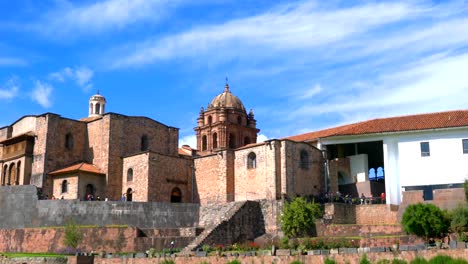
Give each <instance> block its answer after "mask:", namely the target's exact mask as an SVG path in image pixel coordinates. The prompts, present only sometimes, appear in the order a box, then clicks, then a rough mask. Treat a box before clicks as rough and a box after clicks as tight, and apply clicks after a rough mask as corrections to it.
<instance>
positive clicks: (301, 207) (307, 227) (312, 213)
mask: <svg viewBox="0 0 468 264" xmlns="http://www.w3.org/2000/svg"><path fill="white" fill-rule="evenodd" d="M321 215H322V210H321V209H320V205H318V204H316V203H309V202H307V201H306V200H305V199H304V198H302V197H297V198H295V199H294V200H293V201H292V202H290V203H286V204H285V205H284V209H283V214H282V215H281V228H282V229H283V232H284V234H285V235H287V236H289V237H297V236H301V235H307V234H309V233H310V231H311V230H312V228H313V227H314V226H315V223H314V222H315V219H316V218H317V217H320V216H321Z"/></svg>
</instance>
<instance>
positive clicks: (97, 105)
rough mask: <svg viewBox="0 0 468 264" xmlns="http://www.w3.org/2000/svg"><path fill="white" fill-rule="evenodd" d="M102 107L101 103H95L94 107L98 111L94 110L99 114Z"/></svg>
mask: <svg viewBox="0 0 468 264" xmlns="http://www.w3.org/2000/svg"><path fill="white" fill-rule="evenodd" d="M100 108H101V104H100V103H97V104H96V105H95V107H94V109H95V110H96V111H94V112H95V114H98V115H99V114H100V112H99V111H100V110H101V109H100Z"/></svg>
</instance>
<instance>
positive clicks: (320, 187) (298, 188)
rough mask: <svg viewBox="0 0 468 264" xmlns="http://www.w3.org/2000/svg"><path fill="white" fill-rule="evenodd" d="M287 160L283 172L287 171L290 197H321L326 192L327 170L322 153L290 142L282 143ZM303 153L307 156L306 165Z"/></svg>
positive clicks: (307, 145)
mask: <svg viewBox="0 0 468 264" xmlns="http://www.w3.org/2000/svg"><path fill="white" fill-rule="evenodd" d="M281 144H282V146H281V147H282V148H284V149H285V152H283V153H284V154H285V155H284V156H281V159H282V160H285V164H284V166H282V170H285V175H283V177H286V182H287V186H286V189H287V192H286V194H287V195H288V196H289V197H296V196H307V195H319V194H320V193H321V192H323V191H324V190H325V185H324V183H325V182H324V180H325V168H324V162H325V160H324V158H323V155H322V152H321V151H320V150H319V149H317V148H316V147H314V146H312V145H310V144H307V143H303V142H294V141H289V140H283V141H281ZM301 152H304V153H306V154H307V160H304V164H302V161H301Z"/></svg>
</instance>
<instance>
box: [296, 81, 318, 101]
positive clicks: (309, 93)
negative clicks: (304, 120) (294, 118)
mask: <svg viewBox="0 0 468 264" xmlns="http://www.w3.org/2000/svg"><path fill="white" fill-rule="evenodd" d="M322 90H323V89H322V86H320V84H316V85H315V86H314V87H312V88H308V89H304V90H302V91H298V92H297V93H295V94H294V95H293V96H294V97H296V98H297V99H301V100H305V99H310V98H312V97H314V96H315V95H317V94H319V93H320V92H322Z"/></svg>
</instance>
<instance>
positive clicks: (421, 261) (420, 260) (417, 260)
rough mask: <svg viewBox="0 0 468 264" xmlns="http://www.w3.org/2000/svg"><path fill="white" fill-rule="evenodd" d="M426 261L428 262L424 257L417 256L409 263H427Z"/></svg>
mask: <svg viewBox="0 0 468 264" xmlns="http://www.w3.org/2000/svg"><path fill="white" fill-rule="evenodd" d="M427 263H428V262H427V260H426V259H424V258H420V257H417V258H415V259H413V260H412V261H411V262H410V264H427Z"/></svg>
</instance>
